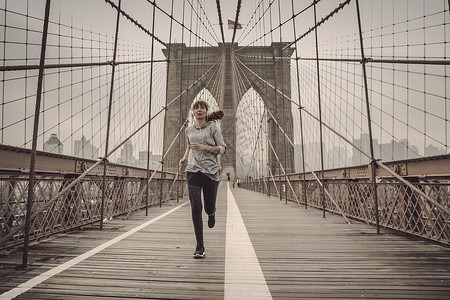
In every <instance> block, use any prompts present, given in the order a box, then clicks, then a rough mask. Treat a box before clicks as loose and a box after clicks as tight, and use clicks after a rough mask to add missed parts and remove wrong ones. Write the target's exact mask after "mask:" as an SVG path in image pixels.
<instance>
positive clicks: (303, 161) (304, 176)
mask: <svg viewBox="0 0 450 300" xmlns="http://www.w3.org/2000/svg"><path fill="white" fill-rule="evenodd" d="M291 4H292V15H294V0H292V1H291ZM292 25H293V29H294V40H295V37H296V36H297V33H296V28H295V17H293V18H292ZM295 58H296V59H295V66H296V71H297V89H298V105H299V107H300V108H301V107H302V100H301V95H300V74H299V71H298V68H299V66H298V49H297V44H296V45H295ZM299 113H300V139H301V148H302V152H301V153H302V172H303V187H302V198H303V201H304V203H305V209H306V208H308V200H307V198H306V170H305V146H304V141H305V139H304V136H303V120H302V110H301V109H299ZM294 155H295V154H294Z"/></svg>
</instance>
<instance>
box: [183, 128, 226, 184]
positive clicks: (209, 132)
mask: <svg viewBox="0 0 450 300" xmlns="http://www.w3.org/2000/svg"><path fill="white" fill-rule="evenodd" d="M185 133H186V139H187V144H188V146H189V145H190V144H201V145H206V146H218V147H219V149H220V152H219V155H222V154H224V153H225V149H226V147H227V145H225V142H224V141H223V137H222V134H221V133H220V130H219V126H217V124H216V123H214V122H208V123H207V124H205V125H204V126H203V127H202V128H195V127H194V126H189V127H188V128H186V131H185ZM217 156H218V155H216V154H214V153H211V152H209V151H206V150H193V149H190V151H189V157H188V161H187V166H186V172H192V173H197V172H202V173H203V174H205V175H207V176H208V177H209V178H211V179H212V180H215V181H218V180H219V176H220V171H221V167H220V166H219V161H218V158H217Z"/></svg>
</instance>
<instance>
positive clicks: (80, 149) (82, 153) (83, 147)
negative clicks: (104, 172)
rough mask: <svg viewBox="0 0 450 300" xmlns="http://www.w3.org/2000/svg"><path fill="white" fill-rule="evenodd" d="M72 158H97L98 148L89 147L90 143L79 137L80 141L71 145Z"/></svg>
mask: <svg viewBox="0 0 450 300" xmlns="http://www.w3.org/2000/svg"><path fill="white" fill-rule="evenodd" d="M73 153H74V156H78V157H83V158H90V159H91V158H97V157H98V156H99V155H98V148H97V147H94V146H93V145H91V142H90V141H88V140H86V138H85V136H84V135H83V136H82V137H81V140H77V141H75V142H74V145H73Z"/></svg>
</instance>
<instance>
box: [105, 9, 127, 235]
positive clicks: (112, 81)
mask: <svg viewBox="0 0 450 300" xmlns="http://www.w3.org/2000/svg"><path fill="white" fill-rule="evenodd" d="M121 3H122V0H119V5H118V8H117V19H116V33H115V38H114V50H113V60H112V62H111V66H112V70H111V88H110V91H109V104H108V123H107V126H106V144H105V157H104V158H103V183H102V206H101V209H100V230H102V229H103V217H104V214H105V194H106V167H107V165H108V160H107V158H108V146H109V133H110V130H111V110H112V102H113V92H114V74H115V70H116V54H117V40H118V35H119V20H120V9H121V8H120V7H121Z"/></svg>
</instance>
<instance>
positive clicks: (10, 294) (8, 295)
mask: <svg viewBox="0 0 450 300" xmlns="http://www.w3.org/2000/svg"><path fill="white" fill-rule="evenodd" d="M187 203H189V201H187V202H184V203H183V204H180V205H178V206H177V207H174V208H172V209H171V210H169V211H167V212H165V213H163V214H162V215H159V216H158V217H156V218H153V219H151V220H150V221H147V222H145V223H143V224H141V225H139V226H137V227H135V228H133V229H131V230H130V231H128V232H125V233H123V234H121V235H119V236H118V237H115V238H113V239H112V240H109V241H107V242H105V243H103V244H101V245H100V246H97V247H95V248H94V249H92V250H89V251H88V252H86V253H83V254H81V255H79V256H77V257H75V258H74V259H71V260H69V261H67V262H65V263H63V264H61V265H59V266H57V267H54V268H53V269H51V270H48V271H47V272H44V273H42V274H41V275H38V276H36V277H34V278H32V279H30V280H28V281H27V282H25V283H22V284H20V285H18V286H17V287H15V288H13V289H11V290H9V291H7V292H5V293H3V294H1V295H0V299H1V300H4V299H13V298H15V297H17V296H19V295H20V294H22V293H25V292H26V291H28V290H30V289H32V288H33V287H35V286H36V285H38V284H40V283H42V282H44V281H45V280H47V279H49V278H51V277H53V276H55V275H57V274H59V273H61V272H62V271H64V270H67V269H68V268H70V267H73V266H74V265H76V264H78V263H79V262H82V261H83V260H85V259H87V258H89V257H91V256H92V255H94V254H97V253H98V252H100V251H102V250H104V249H106V248H108V247H109V246H112V245H114V244H115V243H117V242H119V241H121V240H123V239H124V238H126V237H128V236H130V235H132V234H134V233H136V232H138V231H139V230H141V229H143V228H145V227H147V226H148V225H150V224H152V223H154V222H156V221H158V220H159V219H162V218H164V217H165V216H167V215H169V214H171V213H173V212H174V211H176V210H177V209H179V208H181V207H183V206H184V205H186V204H187Z"/></svg>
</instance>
